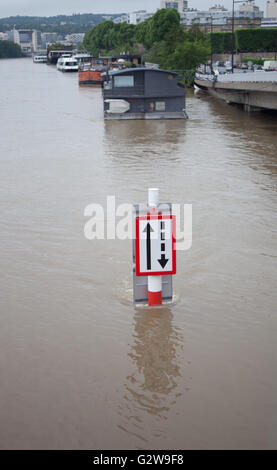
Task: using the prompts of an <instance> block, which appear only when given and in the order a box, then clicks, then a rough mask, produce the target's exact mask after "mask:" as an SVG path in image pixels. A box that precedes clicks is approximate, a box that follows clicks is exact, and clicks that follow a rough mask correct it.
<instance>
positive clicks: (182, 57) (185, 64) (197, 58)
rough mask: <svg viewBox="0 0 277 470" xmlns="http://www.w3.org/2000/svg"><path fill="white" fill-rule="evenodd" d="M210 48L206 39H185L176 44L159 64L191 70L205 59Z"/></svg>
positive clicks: (165, 66) (170, 67) (169, 67)
mask: <svg viewBox="0 0 277 470" xmlns="http://www.w3.org/2000/svg"><path fill="white" fill-rule="evenodd" d="M209 54H210V48H209V44H208V42H207V41H193V42H191V41H185V42H183V43H181V44H177V45H176V47H175V49H174V51H173V53H172V54H171V55H170V56H169V57H165V58H164V59H165V60H164V61H162V63H161V64H160V65H161V66H162V67H164V68H168V69H173V70H174V69H177V70H184V69H186V70H192V69H195V68H196V67H197V66H198V65H200V64H203V63H205V62H206V61H207V59H208V57H209Z"/></svg>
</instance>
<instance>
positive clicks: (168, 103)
mask: <svg viewBox="0 0 277 470" xmlns="http://www.w3.org/2000/svg"><path fill="white" fill-rule="evenodd" d="M185 93H186V92H185V87H184V85H182V84H181V83H179V82H178V78H177V74H176V73H174V72H172V71H168V70H160V69H150V68H149V69H148V68H142V67H139V68H129V69H122V70H117V71H111V72H106V74H105V81H104V89H103V99H104V119H106V120H110V119H187V117H188V116H187V113H186V110H185V106H186V102H185Z"/></svg>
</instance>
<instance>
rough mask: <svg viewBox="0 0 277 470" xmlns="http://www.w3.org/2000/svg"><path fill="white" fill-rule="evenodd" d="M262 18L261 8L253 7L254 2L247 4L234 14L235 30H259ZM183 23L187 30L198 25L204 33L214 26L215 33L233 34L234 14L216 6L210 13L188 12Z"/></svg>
mask: <svg viewBox="0 0 277 470" xmlns="http://www.w3.org/2000/svg"><path fill="white" fill-rule="evenodd" d="M262 18H263V12H262V11H261V10H260V9H259V7H257V6H256V5H253V2H246V3H245V4H244V5H242V6H241V7H240V9H239V10H236V11H235V12H234V25H235V29H243V28H259V27H260V26H261V21H262ZM182 23H183V25H184V27H185V29H189V28H191V26H192V25H193V24H198V25H199V27H200V29H201V30H203V31H209V30H210V28H211V25H212V27H213V31H214V32H231V31H232V23H233V13H232V11H228V10H227V9H226V8H224V7H223V6H221V5H216V6H214V7H212V8H210V9H209V10H208V11H198V10H187V11H186V12H185V15H184V17H183V19H182Z"/></svg>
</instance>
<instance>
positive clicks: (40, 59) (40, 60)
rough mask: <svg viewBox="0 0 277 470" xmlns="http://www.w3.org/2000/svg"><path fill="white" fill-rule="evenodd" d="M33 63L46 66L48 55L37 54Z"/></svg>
mask: <svg viewBox="0 0 277 470" xmlns="http://www.w3.org/2000/svg"><path fill="white" fill-rule="evenodd" d="M33 62H35V63H36V64H45V63H46V62H47V55H46V54H36V55H34V57H33Z"/></svg>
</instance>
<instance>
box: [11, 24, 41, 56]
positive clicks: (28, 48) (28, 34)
mask: <svg viewBox="0 0 277 470" xmlns="http://www.w3.org/2000/svg"><path fill="white" fill-rule="evenodd" d="M7 35H8V39H9V40H10V41H13V42H14V43H16V44H18V45H19V46H20V47H21V50H22V52H23V54H26V55H31V54H32V53H33V52H35V51H37V50H38V44H39V42H40V32H38V31H36V30H35V29H19V30H17V29H13V30H12V31H8V32H7Z"/></svg>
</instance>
